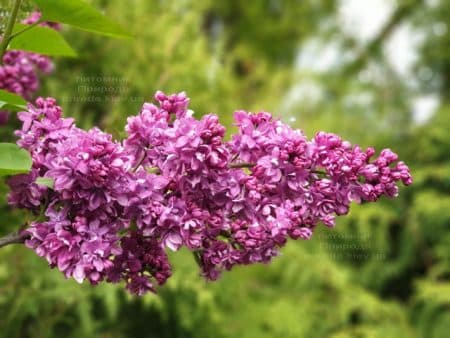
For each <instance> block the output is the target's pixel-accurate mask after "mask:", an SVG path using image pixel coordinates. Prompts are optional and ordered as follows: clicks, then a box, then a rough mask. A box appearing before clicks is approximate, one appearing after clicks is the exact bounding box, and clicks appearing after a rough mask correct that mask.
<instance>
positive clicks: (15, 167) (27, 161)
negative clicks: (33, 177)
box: [0, 143, 32, 176]
mask: <svg viewBox="0 0 450 338" xmlns="http://www.w3.org/2000/svg"><path fill="white" fill-rule="evenodd" d="M31 164H32V161H31V157H30V155H29V154H28V152H27V151H26V150H24V149H21V148H19V146H17V145H16V144H14V143H0V176H6V175H15V174H21V173H27V172H28V171H30V169H31Z"/></svg>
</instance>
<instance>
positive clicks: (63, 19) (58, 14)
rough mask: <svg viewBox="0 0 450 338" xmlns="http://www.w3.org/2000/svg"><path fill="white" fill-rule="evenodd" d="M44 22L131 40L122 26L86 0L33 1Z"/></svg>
mask: <svg viewBox="0 0 450 338" xmlns="http://www.w3.org/2000/svg"><path fill="white" fill-rule="evenodd" d="M33 1H34V2H35V3H36V5H37V6H38V7H39V9H40V10H41V12H42V20H46V21H53V22H60V23H64V24H67V25H71V26H73V27H75V28H78V29H81V30H85V31H88V32H91V33H96V34H101V35H106V36H110V37H113V38H131V34H130V33H129V32H127V31H126V30H125V29H124V28H123V27H122V26H121V25H119V24H118V23H116V22H114V21H112V20H110V19H109V18H108V17H106V16H104V15H103V14H102V13H101V12H99V11H98V10H97V9H96V8H94V7H92V6H91V5H90V4H89V3H87V2H85V1H84V0H64V1H62V0H33Z"/></svg>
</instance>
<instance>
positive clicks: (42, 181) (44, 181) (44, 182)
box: [36, 177, 55, 189]
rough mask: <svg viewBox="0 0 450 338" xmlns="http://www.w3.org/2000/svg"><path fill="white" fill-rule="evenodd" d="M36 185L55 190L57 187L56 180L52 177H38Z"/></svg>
mask: <svg viewBox="0 0 450 338" xmlns="http://www.w3.org/2000/svg"><path fill="white" fill-rule="evenodd" d="M36 184H37V185H41V186H43V187H47V188H50V189H53V187H54V186H55V180H54V179H53V178H51V177H38V178H36Z"/></svg>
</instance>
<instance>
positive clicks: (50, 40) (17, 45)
mask: <svg viewBox="0 0 450 338" xmlns="http://www.w3.org/2000/svg"><path fill="white" fill-rule="evenodd" d="M25 27H27V25H23V24H19V23H18V24H15V25H14V32H17V31H21V30H22V29H24V28H25ZM8 48H9V49H21V50H26V51H29V52H34V53H39V54H44V55H52V56H77V53H75V51H74V50H73V49H72V47H70V46H69V44H68V43H67V42H66V40H64V38H63V36H62V35H61V34H60V33H58V32H57V31H55V30H54V29H51V28H48V27H41V26H36V27H33V28H31V29H29V30H27V31H25V32H23V33H21V34H20V35H18V36H16V37H15V38H13V39H12V40H11V42H10V43H9V46H8Z"/></svg>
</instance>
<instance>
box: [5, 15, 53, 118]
mask: <svg viewBox="0 0 450 338" xmlns="http://www.w3.org/2000/svg"><path fill="white" fill-rule="evenodd" d="M40 18H41V13H40V12H33V13H31V14H30V16H29V17H28V18H26V19H24V20H23V21H22V23H24V24H27V25H32V24H34V23H36V22H38V21H39V19H40ZM40 25H41V26H47V27H50V28H53V29H60V25H59V24H58V23H51V22H42V23H41V24H40ZM52 70H53V62H52V61H51V59H50V58H49V57H48V56H44V55H40V54H36V53H30V52H24V51H20V50H10V51H7V52H6V53H5V54H4V55H3V59H2V64H1V65H0V89H3V90H6V91H8V92H11V93H14V94H18V95H20V96H22V97H23V98H25V99H26V100H30V99H31V98H32V96H33V94H34V93H35V92H36V91H37V90H38V89H39V78H38V71H39V72H41V73H44V74H49V73H51V72H52ZM7 121H8V113H7V112H5V111H0V125H3V124H6V123H7Z"/></svg>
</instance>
